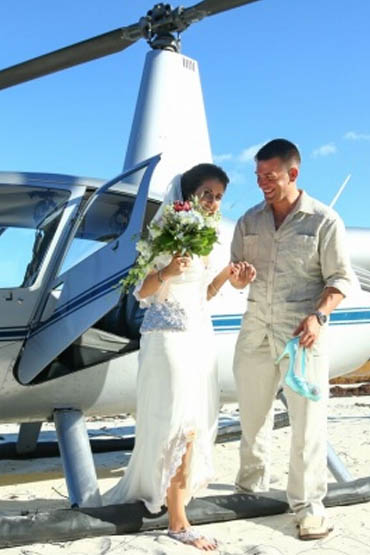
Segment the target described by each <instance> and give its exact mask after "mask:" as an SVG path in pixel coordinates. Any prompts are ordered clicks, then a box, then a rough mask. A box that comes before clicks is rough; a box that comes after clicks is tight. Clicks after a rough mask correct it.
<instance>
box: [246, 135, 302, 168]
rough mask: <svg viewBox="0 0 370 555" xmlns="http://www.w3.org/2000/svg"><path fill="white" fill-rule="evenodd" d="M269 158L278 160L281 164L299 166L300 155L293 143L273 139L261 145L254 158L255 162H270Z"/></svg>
mask: <svg viewBox="0 0 370 555" xmlns="http://www.w3.org/2000/svg"><path fill="white" fill-rule="evenodd" d="M271 158H280V160H281V161H282V162H285V163H287V164H298V166H299V164H300V162H301V155H300V154H299V150H298V148H297V147H296V145H295V144H294V143H291V142H290V141H288V140H287V139H274V140H273V141H270V142H269V143H266V144H265V145H263V147H262V148H260V149H259V151H258V152H257V154H256V156H255V160H256V162H261V161H262V160H263V161H264V160H271Z"/></svg>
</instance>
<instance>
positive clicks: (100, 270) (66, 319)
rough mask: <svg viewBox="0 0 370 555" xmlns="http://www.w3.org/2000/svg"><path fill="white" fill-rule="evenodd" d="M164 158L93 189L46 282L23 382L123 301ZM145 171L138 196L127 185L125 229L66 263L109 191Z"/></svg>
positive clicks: (20, 373)
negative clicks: (149, 199)
mask: <svg viewBox="0 0 370 555" xmlns="http://www.w3.org/2000/svg"><path fill="white" fill-rule="evenodd" d="M159 159H160V156H159V155H157V156H154V157H152V158H150V159H148V160H146V161H144V162H142V163H140V164H138V165H136V166H135V167H134V168H132V169H131V170H128V171H125V172H124V173H123V174H121V175H119V176H118V177H116V178H115V179H113V180H111V181H109V182H107V183H105V184H104V185H102V186H101V187H100V188H99V189H97V190H96V191H95V192H94V193H93V194H92V195H91V197H90V198H89V200H88V202H87V203H86V205H85V207H84V209H83V210H82V211H81V213H80V215H79V216H78V217H77V219H76V221H75V224H74V226H73V229H72V230H71V234H70V238H69V241H68V246H67V247H66V249H64V253H63V256H64V262H63V261H62V260H61V259H60V260H59V263H58V267H57V269H56V272H55V273H54V275H53V276H52V278H51V280H50V283H49V285H48V286H47V287H46V288H45V292H44V295H43V296H42V299H41V301H40V303H39V306H38V309H37V311H36V314H35V316H34V319H33V321H34V326H33V328H32V329H31V332H30V333H29V336H28V337H27V338H26V340H25V343H24V347H23V349H22V351H21V353H20V356H19V360H18V367H17V378H18V380H19V381H20V382H21V383H22V384H27V383H30V382H31V381H32V380H33V379H34V378H35V377H36V376H37V375H38V373H39V372H40V371H41V370H42V369H43V368H45V366H47V365H48V364H49V363H50V362H51V361H52V360H53V359H54V358H55V357H56V356H57V355H58V354H59V353H61V352H62V351H63V350H64V349H65V348H66V347H68V346H69V345H70V344H71V343H72V342H73V341H74V340H75V339H77V338H78V337H79V336H80V335H81V334H82V333H84V332H85V331H86V330H87V329H88V328H90V327H91V326H92V325H93V324H94V323H95V322H97V321H98V320H99V319H100V318H101V317H102V316H104V315H105V314H106V313H107V312H108V311H109V310H111V309H112V308H113V307H114V306H115V305H116V304H117V302H118V300H119V297H120V294H121V290H120V287H119V280H120V279H121V278H122V277H123V276H124V275H125V274H126V273H127V272H128V270H129V268H130V266H131V265H132V264H133V262H134V260H135V258H136V250H135V241H134V240H133V237H134V236H135V235H137V234H139V233H140V232H141V229H142V224H143V219H144V214H145V209H146V204H147V196H148V190H149V184H150V179H151V176H152V173H153V171H154V168H155V166H156V165H157V163H158V161H159ZM143 171H144V175H143V177H142V179H141V183H140V186H139V190H138V191H137V195H136V200H135V194H136V189H135V190H134V191H133V190H132V186H131V195H130V186H129V185H128V186H127V185H124V186H123V190H124V192H122V193H121V194H122V198H123V199H124V200H123V205H124V210H123V211H122V206H121V213H120V215H119V217H120V219H121V231H122V218H123V219H125V225H123V231H122V232H121V233H120V234H118V235H117V234H116V235H114V234H113V236H112V238H109V237H108V238H103V239H101V240H100V243H99V247H98V250H95V252H92V253H91V254H89V255H87V256H85V257H84V258H83V259H82V260H81V261H80V262H77V263H74V264H73V265H72V267H70V268H68V265H67V268H66V261H67V260H68V253H69V248H70V247H71V245H73V239H75V237H76V235H77V234H78V232H79V230H81V226H82V227H83V224H84V222H86V220H87V219H88V216H89V214H90V212H91V211H92V210H94V206H97V204H98V203H99V202H100V200H101V199H103V198H104V195H108V194H114V192H116V193H117V194H118V193H119V192H120V186H118V185H117V184H119V183H121V182H124V180H125V178H127V177H129V176H130V175H132V174H133V173H136V172H143ZM121 191H122V187H121ZM127 191H129V192H128V193H127ZM121 204H122V203H121ZM116 216H117V215H115V217H116ZM103 217H104V213H103ZM95 248H96V245H95ZM66 255H67V256H66ZM62 262H63V264H62ZM58 268H61V273H59V275H55V274H56V273H57V271H58ZM64 268H66V269H64Z"/></svg>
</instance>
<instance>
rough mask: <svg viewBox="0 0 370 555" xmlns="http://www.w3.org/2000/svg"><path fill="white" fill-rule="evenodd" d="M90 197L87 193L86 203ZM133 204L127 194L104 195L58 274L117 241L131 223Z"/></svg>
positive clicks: (75, 237) (71, 247)
mask: <svg viewBox="0 0 370 555" xmlns="http://www.w3.org/2000/svg"><path fill="white" fill-rule="evenodd" d="M91 193H92V191H88V193H87V196H86V198H85V201H87V200H88V197H89V196H90V195H91ZM134 201H135V197H133V196H130V195H127V194H125V193H120V192H111V191H108V192H105V193H103V194H101V195H100V196H99V197H98V198H97V199H96V201H95V202H94V204H93V205H92V206H91V208H90V209H89V211H88V212H87V214H86V215H85V217H84V218H83V219H82V221H81V223H80V225H79V227H78V229H77V231H76V234H75V236H74V238H73V241H72V243H71V245H70V247H69V249H68V252H67V255H66V257H65V259H64V262H63V265H62V267H61V269H60V272H59V274H63V273H64V272H66V271H67V270H69V269H70V268H72V267H73V266H75V265H76V264H78V262H80V261H81V260H83V259H84V258H87V257H88V256H89V255H90V254H92V253H93V252H95V251H97V250H98V249H100V248H102V247H104V245H106V243H109V242H110V241H113V240H114V239H117V237H119V236H120V235H121V234H122V233H123V232H124V230H125V229H126V227H127V225H128V223H129V220H130V216H131V212H132V208H133V206H134Z"/></svg>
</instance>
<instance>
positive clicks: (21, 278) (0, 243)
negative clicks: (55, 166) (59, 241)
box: [0, 185, 70, 288]
mask: <svg viewBox="0 0 370 555" xmlns="http://www.w3.org/2000/svg"><path fill="white" fill-rule="evenodd" d="M69 194H70V193H69V191H65V190H61V189H51V188H46V187H29V186H27V187H25V186H18V185H1V186H0V260H1V262H0V269H1V271H0V288H14V287H29V286H30V285H32V283H33V282H34V281H35V279H36V277H37V274H38V271H39V268H40V266H41V263H42V261H43V259H44V256H45V254H46V252H47V249H48V247H49V245H50V242H51V239H52V238H53V235H54V233H55V230H56V228H57V226H58V223H59V221H60V217H61V215H62V213H63V209H64V207H65V204H66V201H67V200H68V198H69Z"/></svg>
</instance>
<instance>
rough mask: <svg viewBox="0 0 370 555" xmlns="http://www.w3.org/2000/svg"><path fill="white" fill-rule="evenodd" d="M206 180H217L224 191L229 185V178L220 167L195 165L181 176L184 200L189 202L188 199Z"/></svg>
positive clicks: (204, 164)
mask: <svg viewBox="0 0 370 555" xmlns="http://www.w3.org/2000/svg"><path fill="white" fill-rule="evenodd" d="M207 179H217V180H218V181H220V182H221V183H222V185H223V186H224V189H226V187H227V184H228V183H229V178H228V176H227V174H226V173H225V172H224V170H223V169H222V168H220V166H216V165H215V164H208V163H203V164H197V165H196V166H193V167H192V168H190V170H187V171H186V172H184V173H183V174H182V176H181V191H182V196H183V199H184V200H189V198H190V197H191V196H192V195H193V194H194V193H195V191H196V190H197V189H198V187H200V186H201V185H202V184H203V183H204V181H207Z"/></svg>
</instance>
